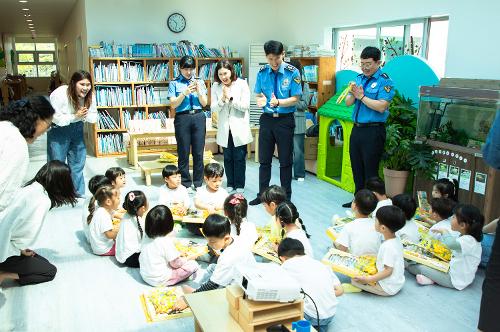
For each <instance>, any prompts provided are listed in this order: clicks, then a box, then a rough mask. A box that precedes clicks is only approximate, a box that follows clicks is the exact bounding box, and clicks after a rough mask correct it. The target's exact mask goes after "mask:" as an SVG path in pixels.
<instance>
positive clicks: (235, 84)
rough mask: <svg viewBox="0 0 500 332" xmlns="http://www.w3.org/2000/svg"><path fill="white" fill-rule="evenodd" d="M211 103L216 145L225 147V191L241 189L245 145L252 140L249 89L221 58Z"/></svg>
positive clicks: (243, 182) (243, 185) (242, 184)
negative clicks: (215, 117)
mask: <svg viewBox="0 0 500 332" xmlns="http://www.w3.org/2000/svg"><path fill="white" fill-rule="evenodd" d="M214 76H215V77H214V80H215V82H214V84H213V86H212V94H211V105H210V108H211V110H212V112H213V113H217V115H218V119H217V128H218V129H217V144H219V145H220V146H222V147H223V148H224V168H225V173H226V177H227V191H228V192H229V193H230V192H231V191H233V190H234V189H236V191H237V192H240V193H242V192H244V188H245V171H246V160H245V158H246V154H247V144H248V143H251V142H252V140H253V139H252V132H251V130H250V114H249V112H250V111H249V110H250V89H249V88H248V84H247V82H246V81H245V80H243V79H241V78H238V77H237V76H236V73H235V71H234V67H233V65H232V64H231V63H230V62H229V61H227V60H221V61H219V62H218V63H217V66H216V67H215V75H214Z"/></svg>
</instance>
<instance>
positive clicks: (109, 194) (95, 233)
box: [87, 186, 120, 256]
mask: <svg viewBox="0 0 500 332" xmlns="http://www.w3.org/2000/svg"><path fill="white" fill-rule="evenodd" d="M96 202H97V204H98V206H99V207H98V208H97V209H96ZM119 205H120V195H119V193H118V190H117V189H115V188H114V187H112V186H102V187H100V188H99V189H98V190H97V191H96V193H95V195H94V196H93V197H92V199H91V200H90V202H89V216H88V218H87V223H88V224H89V238H90V246H91V247H92V252H93V253H94V254H96V255H99V256H114V255H115V239H116V235H117V234H118V227H119V226H116V227H115V226H113V213H114V211H115V210H116V209H117V208H118V206H119Z"/></svg>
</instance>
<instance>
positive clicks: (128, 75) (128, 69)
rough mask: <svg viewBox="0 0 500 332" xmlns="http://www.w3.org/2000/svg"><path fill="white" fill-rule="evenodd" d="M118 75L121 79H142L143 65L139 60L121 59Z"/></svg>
mask: <svg viewBox="0 0 500 332" xmlns="http://www.w3.org/2000/svg"><path fill="white" fill-rule="evenodd" d="M120 77H121V80H122V81H125V82H133V81H144V67H143V66H142V63H141V62H137V61H122V62H121V64H120Z"/></svg>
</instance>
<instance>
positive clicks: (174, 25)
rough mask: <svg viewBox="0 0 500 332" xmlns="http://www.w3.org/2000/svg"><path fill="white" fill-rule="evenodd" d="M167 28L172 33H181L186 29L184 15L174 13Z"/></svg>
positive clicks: (168, 19)
mask: <svg viewBox="0 0 500 332" xmlns="http://www.w3.org/2000/svg"><path fill="white" fill-rule="evenodd" d="M167 26H168V28H169V29H170V31H172V32H175V33H179V32H181V31H183V30H184V29H185V28H186V19H185V18H184V16H182V14H179V13H173V14H171V15H170V16H169V17H168V18H167Z"/></svg>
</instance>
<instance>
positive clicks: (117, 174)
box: [104, 167, 127, 190]
mask: <svg viewBox="0 0 500 332" xmlns="http://www.w3.org/2000/svg"><path fill="white" fill-rule="evenodd" d="M104 175H105V176H106V177H107V178H108V179H109V181H111V184H112V185H113V187H115V189H118V190H121V189H122V188H123V187H125V184H126V183H127V180H126V177H125V171H124V170H123V168H121V167H110V168H108V170H107V171H106V173H105V174H104Z"/></svg>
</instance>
